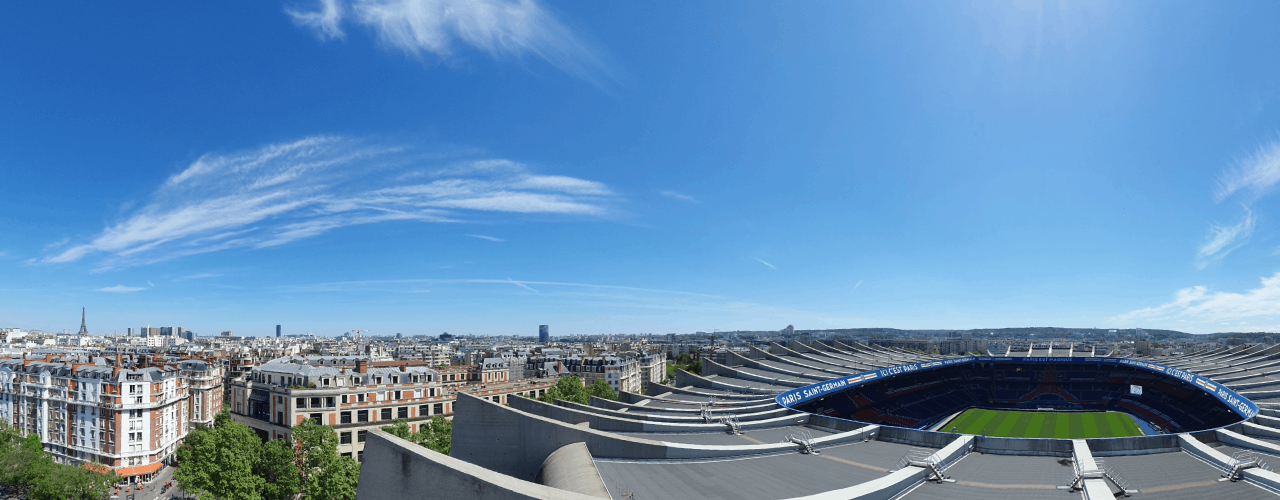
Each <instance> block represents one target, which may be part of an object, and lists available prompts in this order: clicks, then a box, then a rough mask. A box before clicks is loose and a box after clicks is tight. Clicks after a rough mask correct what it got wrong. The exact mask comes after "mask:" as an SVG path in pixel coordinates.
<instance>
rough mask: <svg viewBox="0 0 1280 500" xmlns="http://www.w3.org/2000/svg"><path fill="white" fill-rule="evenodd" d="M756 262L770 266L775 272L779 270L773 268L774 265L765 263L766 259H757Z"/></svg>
mask: <svg viewBox="0 0 1280 500" xmlns="http://www.w3.org/2000/svg"><path fill="white" fill-rule="evenodd" d="M756 262H759V263H761V264H764V265H766V266H769V269H773V270H775V271H776V270H777V269H778V268H776V267H773V264H770V263H768V262H765V261H764V259H756Z"/></svg>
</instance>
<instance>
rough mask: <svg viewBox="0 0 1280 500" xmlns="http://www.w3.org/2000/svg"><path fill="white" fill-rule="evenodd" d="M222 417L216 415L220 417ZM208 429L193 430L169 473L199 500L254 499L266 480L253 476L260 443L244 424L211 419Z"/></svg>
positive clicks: (257, 496)
mask: <svg viewBox="0 0 1280 500" xmlns="http://www.w3.org/2000/svg"><path fill="white" fill-rule="evenodd" d="M221 416H222V415H219V417H221ZM215 421H217V423H216V424H215V425H214V427H213V428H212V429H195V430H193V431H191V432H190V433H188V434H187V437H186V439H185V440H184V441H183V443H182V447H180V448H178V461H179V462H180V465H179V467H178V469H177V470H176V471H174V473H173V477H174V479H177V480H178V483H179V484H181V485H182V487H183V489H186V490H188V491H191V492H195V493H196V494H197V495H198V496H200V497H201V498H211V499H215V500H257V499H258V498H261V496H260V494H259V492H260V491H262V489H263V485H264V484H265V483H266V481H265V480H264V479H263V478H262V477H260V476H258V475H257V474H254V466H255V465H257V462H258V460H259V459H260V458H261V456H260V453H261V450H260V448H261V446H262V441H261V440H259V439H258V436H257V435H255V434H254V433H253V431H252V430H249V427H248V426H245V425H244V424H241V423H237V422H232V421H230V419H229V418H228V419H221V418H215Z"/></svg>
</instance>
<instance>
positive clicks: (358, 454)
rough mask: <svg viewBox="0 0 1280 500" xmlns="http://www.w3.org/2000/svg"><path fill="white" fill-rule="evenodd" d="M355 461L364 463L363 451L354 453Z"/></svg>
mask: <svg viewBox="0 0 1280 500" xmlns="http://www.w3.org/2000/svg"><path fill="white" fill-rule="evenodd" d="M356 461H357V462H363V461H364V450H360V451H357V452H356Z"/></svg>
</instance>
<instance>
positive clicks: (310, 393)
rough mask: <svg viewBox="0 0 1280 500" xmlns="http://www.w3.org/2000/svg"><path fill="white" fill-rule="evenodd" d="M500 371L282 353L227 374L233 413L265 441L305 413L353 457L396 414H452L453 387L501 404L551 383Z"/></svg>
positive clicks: (415, 422)
mask: <svg viewBox="0 0 1280 500" xmlns="http://www.w3.org/2000/svg"><path fill="white" fill-rule="evenodd" d="M506 373H507V371H506V367H505V364H503V366H501V367H499V366H496V365H495V366H489V367H485V366H483V365H480V366H469V367H468V366H457V367H447V368H441V369H439V370H437V369H434V368H430V367H428V366H426V363H424V362H422V361H379V362H369V360H368V358H366V357H363V356H349V357H339V356H309V357H285V358H279V359H275V360H272V361H269V362H267V363H264V364H262V365H261V366H258V367H256V368H254V369H253V370H252V372H250V373H249V374H248V376H246V377H244V378H243V379H237V380H234V381H232V382H231V384H230V385H231V399H230V400H229V402H230V404H231V414H232V419H233V420H235V421H237V422H241V423H244V424H245V425H248V426H249V427H250V428H252V429H253V430H254V431H255V432H257V433H258V436H259V437H261V438H263V439H264V440H267V439H279V438H284V437H287V436H288V435H289V432H290V429H291V428H292V427H293V426H295V425H299V424H301V423H302V422H303V421H304V420H306V419H311V420H313V421H315V422H316V423H319V424H321V425H327V426H329V427H333V428H334V430H335V431H337V433H338V453H339V454H340V455H342V456H350V457H354V458H356V459H357V460H360V459H362V458H363V450H364V438H365V435H366V434H367V433H368V431H370V430H373V429H377V428H379V427H381V426H384V425H389V424H391V423H392V422H393V421H395V420H403V421H405V422H406V423H408V424H409V426H410V428H411V430H413V431H415V432H416V431H418V430H419V429H420V427H421V426H422V425H423V424H425V423H426V422H427V421H428V420H430V419H431V417H434V416H437V415H439V416H446V417H447V416H450V415H452V414H453V401H454V398H455V397H456V392H457V391H460V390H461V391H466V392H468V393H472V394H473V395H477V396H481V397H485V398H492V399H491V400H492V401H495V402H498V403H505V402H506V399H505V398H506V397H507V396H509V395H511V394H516V393H520V394H523V395H529V396H539V395H541V394H545V391H546V388H547V387H549V386H550V385H552V384H553V383H554V381H545V380H543V381H526V382H507V381H505V378H506Z"/></svg>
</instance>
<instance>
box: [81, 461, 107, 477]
mask: <svg viewBox="0 0 1280 500" xmlns="http://www.w3.org/2000/svg"><path fill="white" fill-rule="evenodd" d="M80 468H82V469H88V470H91V471H94V472H97V473H98V474H110V473H111V468H110V467H107V466H105V465H102V464H95V463H93V462H85V463H82V464H80Z"/></svg>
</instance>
